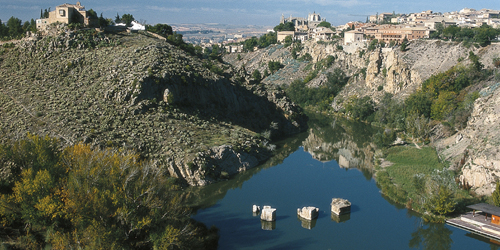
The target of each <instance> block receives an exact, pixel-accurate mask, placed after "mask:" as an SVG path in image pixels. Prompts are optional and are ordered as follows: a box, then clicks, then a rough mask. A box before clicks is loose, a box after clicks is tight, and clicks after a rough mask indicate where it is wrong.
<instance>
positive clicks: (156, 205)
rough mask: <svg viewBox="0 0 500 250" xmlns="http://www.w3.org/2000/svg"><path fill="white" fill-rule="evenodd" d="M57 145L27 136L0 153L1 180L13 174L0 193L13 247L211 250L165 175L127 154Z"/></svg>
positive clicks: (0, 214)
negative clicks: (25, 244) (25, 243)
mask: <svg viewBox="0 0 500 250" xmlns="http://www.w3.org/2000/svg"><path fill="white" fill-rule="evenodd" d="M57 145H59V143H58V141H57V140H55V139H51V138H48V137H45V138H41V137H38V136H33V135H28V139H27V140H22V141H19V142H14V143H11V144H3V145H1V146H0V157H1V158H0V163H2V165H0V167H1V168H2V173H5V170H7V169H10V170H12V172H11V173H19V174H16V175H10V176H9V177H7V178H6V179H7V181H8V182H4V183H3V184H4V185H3V186H2V190H1V194H0V195H1V196H0V204H1V206H0V219H1V220H2V223H3V225H4V226H7V227H11V228H13V229H15V230H14V231H16V232H17V233H16V235H11V236H10V239H11V240H12V239H13V240H18V241H21V240H22V239H25V238H26V237H30V236H33V238H31V243H30V244H32V246H33V248H36V249H41V248H44V246H50V247H52V248H56V249H63V248H66V249H67V248H89V249H114V248H120V249H123V248H126V249H133V248H148V249H151V248H160V247H161V248H169V249H170V248H172V247H174V246H175V247H179V248H187V247H190V248H192V247H195V248H204V245H205V243H209V244H210V245H212V246H214V245H216V243H215V244H213V243H210V242H216V241H217V236H216V230H215V229H211V230H207V229H206V228H205V227H204V226H201V225H197V224H195V223H194V222H193V221H192V220H191V219H190V218H189V217H188V215H189V211H188V209H187V208H186V207H184V205H183V203H182V200H181V199H180V197H179V196H178V194H177V192H176V189H177V187H176V186H175V185H173V182H172V180H171V179H170V178H169V177H168V175H167V174H166V173H165V169H164V168H162V167H159V166H155V165H153V164H151V163H148V162H142V161H140V160H139V158H138V156H137V155H135V154H133V153H130V152H124V151H119V150H112V149H106V150H93V149H91V148H90V146H89V145H83V144H77V145H74V146H71V147H68V148H66V149H64V150H61V149H59V148H58V146H57ZM4 180H5V179H4ZM5 184H7V185H5ZM16 238H17V239H16ZM97 239H98V240H97ZM204 240H208V241H209V242H204ZM160 244H161V245H160Z"/></svg>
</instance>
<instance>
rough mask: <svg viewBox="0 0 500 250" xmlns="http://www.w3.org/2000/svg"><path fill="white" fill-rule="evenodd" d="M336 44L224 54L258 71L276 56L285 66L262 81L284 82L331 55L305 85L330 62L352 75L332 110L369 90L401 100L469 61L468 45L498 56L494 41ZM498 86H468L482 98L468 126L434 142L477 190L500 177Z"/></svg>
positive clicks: (317, 81)
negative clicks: (380, 45)
mask: <svg viewBox="0 0 500 250" xmlns="http://www.w3.org/2000/svg"><path fill="white" fill-rule="evenodd" d="M338 45H339V42H336V41H334V42H329V43H316V42H312V41H307V42H305V43H303V44H302V47H303V48H302V49H301V50H300V51H299V52H298V55H297V58H298V60H295V59H293V58H292V53H291V52H292V47H288V48H285V47H284V46H283V45H275V46H270V47H268V48H265V49H260V50H258V51H256V52H252V53H247V54H242V55H241V56H240V57H241V59H240V60H238V59H237V57H236V56H235V55H228V56H227V57H226V58H227V59H226V60H227V61H229V62H231V63H232V64H234V65H236V67H244V68H245V69H246V71H247V72H252V71H254V70H255V69H258V70H259V71H260V72H261V73H262V72H264V70H265V69H266V68H267V62H268V61H279V62H280V63H281V64H283V66H284V67H283V68H282V69H280V70H279V71H277V72H275V73H274V74H272V75H270V76H269V77H267V78H265V79H264V80H263V82H264V83H268V84H275V85H282V86H283V85H284V86H286V85H288V84H290V83H291V82H292V81H294V80H297V79H305V78H306V76H307V75H308V73H309V72H310V71H311V70H314V66H315V63H316V62H318V61H321V60H323V59H325V58H326V57H328V56H333V57H334V58H335V62H334V64H333V65H332V66H331V67H330V68H328V69H326V70H323V71H322V72H320V73H319V74H318V76H317V77H316V78H314V79H313V80H311V81H309V82H308V86H309V87H315V86H320V85H322V84H324V83H325V81H326V73H327V72H332V71H333V70H334V68H340V69H342V70H343V71H344V72H345V73H346V74H347V76H349V77H350V80H349V83H348V84H347V85H346V86H345V87H344V89H343V90H342V91H341V92H340V93H339V94H338V95H337V96H336V97H335V99H334V101H333V103H332V106H333V108H334V110H337V111H340V110H342V109H343V104H344V101H345V100H347V99H348V97H350V96H353V95H356V96H358V97H363V96H370V97H371V98H372V99H373V100H374V101H375V103H378V101H379V100H380V99H381V98H382V97H383V96H384V94H385V93H391V94H393V95H394V98H397V99H399V100H404V99H405V98H406V97H407V96H408V95H410V94H411V93H413V92H414V91H415V90H417V89H418V88H420V86H421V84H422V82H423V81H424V80H426V79H428V78H429V77H430V76H431V75H433V74H437V73H441V72H445V71H447V70H449V69H450V68H452V67H453V66H455V65H457V64H464V65H467V64H469V63H470V61H469V59H468V55H469V52H470V51H472V52H473V53H474V54H476V55H478V56H479V57H480V62H481V63H482V64H483V65H484V67H485V68H486V69H492V68H494V66H493V58H498V57H500V44H498V43H493V44H491V45H489V46H487V47H479V48H478V47H475V46H468V47H465V46H463V44H461V43H457V42H446V41H440V40H418V41H412V42H411V43H410V44H409V46H408V47H407V50H406V51H401V50H400V49H399V47H394V48H383V49H380V48H378V49H374V50H372V51H368V49H367V48H366V47H365V48H353V47H349V46H346V47H340V46H338ZM306 54H309V55H311V58H312V60H310V61H304V60H299V59H300V58H301V57H302V56H304V55H306ZM311 66H312V67H311ZM497 74H498V72H497ZM483 88H484V89H483ZM499 89H500V88H498V81H495V80H494V79H493V78H490V80H488V81H485V82H481V83H479V84H476V85H475V86H472V87H471V88H470V91H475V90H477V91H480V93H481V98H479V99H478V100H476V102H475V104H474V109H473V113H472V115H471V118H470V119H469V122H468V125H467V127H466V128H465V129H464V130H462V131H451V132H452V134H453V135H452V136H451V137H447V138H441V139H438V140H436V141H435V143H434V145H435V146H436V149H437V150H438V153H439V155H440V157H441V160H443V161H447V162H450V163H451V164H452V166H453V168H454V169H455V170H456V171H458V172H459V173H461V175H460V178H461V180H462V181H463V182H466V183H469V184H470V185H472V187H473V188H474V189H475V190H476V192H477V193H478V194H491V192H492V191H493V189H494V187H495V183H496V182H497V181H500V177H499V176H500V154H499V152H498V149H499V148H500V141H499V140H498V136H499V133H498V131H499V128H498V124H499V122H498V117H499V116H498V114H499V113H500V112H499V110H498V109H499V107H500V101H499V98H500V97H499V96H500V93H499V91H500V90H499ZM438 129H439V128H438ZM317 146H319V145H317ZM344 157H345V156H344Z"/></svg>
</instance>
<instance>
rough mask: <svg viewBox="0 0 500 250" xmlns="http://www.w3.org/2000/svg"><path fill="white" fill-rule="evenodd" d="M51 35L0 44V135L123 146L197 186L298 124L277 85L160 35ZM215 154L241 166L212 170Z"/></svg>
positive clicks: (252, 161) (261, 153) (257, 156)
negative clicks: (252, 78)
mask: <svg viewBox="0 0 500 250" xmlns="http://www.w3.org/2000/svg"><path fill="white" fill-rule="evenodd" d="M57 34H59V35H57V36H53V37H49V36H47V37H43V38H38V39H32V40H27V41H23V42H20V43H18V44H17V45H16V46H15V47H14V48H2V47H0V78H1V79H2V81H1V82H0V104H1V107H2V108H1V110H0V112H1V115H2V119H1V121H0V129H1V131H2V134H3V135H4V137H3V138H2V139H16V138H20V137H23V136H25V135H26V133H27V132H30V133H35V134H41V135H49V136H52V137H56V138H60V139H61V141H62V142H63V143H66V144H75V143H79V142H85V143H90V144H93V145H95V146H100V147H106V146H108V147H109V146H115V147H121V148H125V149H130V150H134V151H137V152H138V153H139V154H141V155H142V156H143V157H145V158H146V159H151V160H155V161H158V162H159V163H160V164H164V165H166V166H169V169H170V172H171V173H172V175H173V176H176V177H178V178H180V179H183V180H185V182H186V183H189V184H191V185H203V184H207V183H211V182H214V181H217V180H220V179H224V178H227V177H228V176H230V175H232V174H235V173H236V172H239V171H243V170H245V169H248V168H251V167H254V166H255V165H256V164H257V163H258V162H260V161H262V160H263V159H265V158H266V157H268V156H269V151H270V150H272V149H273V147H272V145H271V144H270V143H269V140H270V139H272V138H275V137H279V136H286V135H290V134H293V133H297V132H299V131H303V130H304V129H305V127H306V116H305V115H304V114H303V113H302V112H301V110H300V108H299V107H298V106H296V105H294V104H293V103H292V102H290V100H289V99H288V98H287V97H286V96H285V95H284V92H283V91H281V90H279V89H277V88H272V87H266V86H263V85H255V84H253V83H251V82H250V81H249V79H248V76H247V75H246V74H245V73H244V72H237V71H235V70H233V69H232V68H231V67H230V66H228V65H226V64H221V63H218V62H214V61H212V62H209V61H202V60H200V59H198V58H196V57H194V56H191V55H189V54H187V53H186V52H184V51H183V50H180V49H179V48H178V47H176V46H173V45H171V44H169V43H167V42H165V41H162V40H159V39H156V38H154V37H150V36H148V35H146V34H141V33H139V34H126V33H118V34H106V33H100V32H97V31H93V30H91V31H84V32H72V31H68V30H66V31H63V32H58V33H57ZM210 68H211V69H214V68H215V69H218V70H210ZM214 72H217V73H214ZM263 135H265V136H263ZM219 158H221V159H222V162H232V163H236V162H240V163H241V164H240V165H241V166H240V167H236V170H233V169H225V168H224V167H222V168H219V166H224V164H222V163H221V162H220V161H218V160H219ZM227 158H230V159H231V160H230V161H225V160H227ZM212 160H213V161H212ZM202 164H203V165H202ZM228 164H229V163H228ZM202 167H205V168H206V169H202ZM177 173H181V174H179V175H178V174H177ZM209 175H212V176H211V177H206V178H207V180H205V176H209ZM193 176H197V177H193Z"/></svg>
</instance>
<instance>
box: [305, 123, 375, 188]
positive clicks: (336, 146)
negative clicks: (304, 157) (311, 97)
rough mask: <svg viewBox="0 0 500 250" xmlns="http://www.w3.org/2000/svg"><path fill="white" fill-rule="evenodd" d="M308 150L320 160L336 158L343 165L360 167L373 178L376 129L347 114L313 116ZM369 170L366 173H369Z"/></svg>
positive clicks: (345, 166) (306, 147)
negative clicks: (347, 116) (345, 117)
mask: <svg viewBox="0 0 500 250" xmlns="http://www.w3.org/2000/svg"><path fill="white" fill-rule="evenodd" d="M309 127H310V129H309V136H308V137H307V138H306V139H305V141H304V142H303V146H304V150H305V151H307V152H308V153H309V154H311V155H312V157H313V158H314V159H316V160H319V161H331V160H336V161H337V163H338V164H339V166H340V167H343V168H358V169H360V170H362V171H363V173H364V174H365V177H366V178H367V179H368V178H371V173H372V170H373V168H374V166H373V154H374V152H375V145H374V144H373V143H372V142H371V140H372V136H373V134H374V133H376V129H375V128H373V127H372V126H370V125H367V124H364V123H361V122H357V121H350V120H347V119H344V118H338V117H334V118H329V117H324V116H322V117H311V119H310V123H309ZM365 172H366V173H365Z"/></svg>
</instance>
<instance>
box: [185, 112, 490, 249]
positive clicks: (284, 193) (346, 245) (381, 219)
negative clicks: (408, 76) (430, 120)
mask: <svg viewBox="0 0 500 250" xmlns="http://www.w3.org/2000/svg"><path fill="white" fill-rule="evenodd" d="M325 124H326V125H327V126H326V128H325V126H319V127H316V128H315V129H314V131H313V132H315V134H316V135H318V134H319V135H321V134H323V135H322V136H317V137H318V138H319V139H321V140H323V142H325V141H326V142H328V143H332V144H335V143H337V142H338V141H342V140H346V138H347V139H349V137H351V138H353V136H350V135H348V134H347V133H350V134H355V135H356V134H357V135H360V134H361V135H363V137H365V138H369V136H367V130H366V128H363V127H362V126H358V127H359V128H361V129H362V130H363V131H362V132H359V133H357V132H355V131H357V130H359V128H357V127H355V126H352V127H349V126H347V127H346V126H345V124H344V126H343V127H339V122H338V121H337V124H336V126H335V129H333V127H332V126H331V124H332V123H331V122H330V123H328V122H326V123H325ZM311 127H314V126H311ZM339 131H340V132H339ZM339 133H340V134H339ZM332 134H335V135H332ZM342 134H343V135H342ZM365 140H366V139H365ZM355 145H358V146H360V145H362V143H361V142H360V141H359V140H358V141H357V142H356V143H355ZM361 167H363V166H361ZM254 171H255V172H253V173H251V178H250V177H244V180H243V181H242V180H237V179H234V180H229V181H228V182H226V183H219V184H215V185H213V186H210V187H208V188H207V189H206V190H205V193H206V194H204V197H203V198H204V202H205V203H206V204H207V205H208V204H215V205H213V206H211V207H208V208H206V209H201V210H199V211H198V213H197V214H196V215H195V216H194V219H196V220H199V221H201V222H203V223H205V224H206V225H207V226H209V227H210V226H211V225H215V226H217V227H218V228H219V229H220V232H219V233H220V235H221V237H220V240H219V249H490V244H489V243H488V240H477V239H475V238H472V237H467V236H466V234H467V232H465V231H463V230H460V229H457V228H454V227H451V226H448V225H444V224H430V225H426V224H424V223H423V222H422V220H421V219H420V218H419V217H418V216H415V215H414V213H412V212H408V211H407V210H406V209H404V207H402V206H397V205H394V204H392V203H390V202H388V201H387V200H385V199H384V198H383V196H382V195H381V194H380V192H379V189H378V188H377V186H376V184H375V181H374V180H373V179H371V178H370V177H371V174H369V173H367V171H366V170H364V169H363V170H362V171H360V170H358V169H343V168H340V167H339V165H338V164H337V162H336V161H335V160H331V161H324V162H320V161H318V160H315V159H313V158H312V156H311V155H310V154H309V153H307V152H305V151H304V148H302V147H301V148H299V149H298V150H297V151H295V152H294V153H292V154H290V155H289V156H288V157H287V158H286V159H284V160H283V162H282V163H281V164H278V165H276V166H274V167H270V168H261V169H258V171H257V170H254ZM236 178H238V177H236ZM232 182H235V183H232ZM224 187H226V188H224ZM207 191H208V192H207ZM212 192H218V193H219V195H213V196H212V197H211V196H210V195H207V194H209V193H212ZM201 193H203V192H201ZM224 193H225V195H224ZM332 198H345V199H348V200H349V201H350V202H351V203H352V208H351V214H349V215H347V216H340V217H337V216H332V214H331V212H330V203H331V201H332ZM254 204H256V205H259V206H261V207H262V206H264V205H270V206H272V207H273V208H276V209H277V211H276V222H274V223H262V222H261V221H260V216H254V215H253V214H252V205H254ZM201 205H202V207H204V206H203V204H201ZM305 206H314V207H318V208H319V209H320V210H319V217H318V218H317V219H316V220H314V221H311V222H304V221H303V220H301V219H299V218H298V217H297V208H302V207H305ZM263 229H264V230H263Z"/></svg>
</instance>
